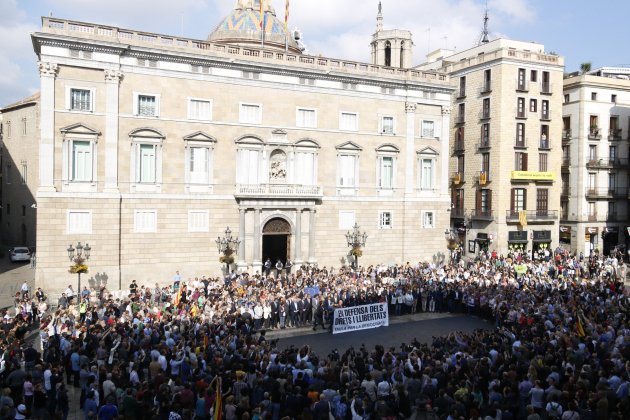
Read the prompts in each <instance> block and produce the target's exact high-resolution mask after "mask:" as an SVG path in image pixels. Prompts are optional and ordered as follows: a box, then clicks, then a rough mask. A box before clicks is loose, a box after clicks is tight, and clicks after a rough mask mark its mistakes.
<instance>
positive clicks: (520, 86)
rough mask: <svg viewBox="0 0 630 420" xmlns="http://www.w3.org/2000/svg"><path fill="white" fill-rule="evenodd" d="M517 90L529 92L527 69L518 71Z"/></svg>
mask: <svg viewBox="0 0 630 420" xmlns="http://www.w3.org/2000/svg"><path fill="white" fill-rule="evenodd" d="M516 90H521V91H524V90H527V76H526V71H525V69H518V77H517V81H516Z"/></svg>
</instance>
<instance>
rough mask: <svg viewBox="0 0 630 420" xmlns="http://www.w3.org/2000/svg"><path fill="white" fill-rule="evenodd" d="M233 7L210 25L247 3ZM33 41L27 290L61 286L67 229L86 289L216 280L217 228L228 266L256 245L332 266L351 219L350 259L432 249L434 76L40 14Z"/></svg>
mask: <svg viewBox="0 0 630 420" xmlns="http://www.w3.org/2000/svg"><path fill="white" fill-rule="evenodd" d="M243 4H245V5H246V4H247V2H239V3H238V4H237V7H236V8H235V10H234V11H233V13H232V14H231V15H230V16H228V18H226V20H229V19H233V18H234V19H235V20H239V17H240V16H242V15H243V14H245V13H247V14H249V15H250V16H251V13H249V12H251V8H250V9H248V8H247V7H245V6H243ZM250 6H251V5H250ZM267 13H269V16H268V19H275V15H273V10H272V9H269V10H268V11H267ZM221 25H223V23H222V24H221ZM276 27H277V25H276V26H274V28H276ZM32 37H33V44H34V47H35V51H36V53H37V55H38V57H39V59H40V64H39V66H40V74H41V141H40V147H39V154H40V168H39V169H40V184H39V189H38V194H37V200H38V201H37V203H38V212H39V217H38V225H37V234H38V236H37V247H38V265H37V272H36V282H37V284H38V285H39V284H45V285H47V286H48V285H53V286H52V287H66V286H67V284H74V282H75V281H76V276H74V275H71V274H69V273H68V271H67V270H68V266H69V260H68V256H67V252H66V248H67V247H68V245H69V244H71V243H72V244H76V243H77V241H81V242H82V243H84V244H85V243H86V242H87V243H89V245H90V246H91V248H92V252H91V258H90V260H89V261H88V265H89V266H90V273H89V274H88V275H87V277H88V283H89V284H91V285H101V284H107V285H108V287H110V288H112V289H116V288H119V287H125V286H126V285H127V284H128V283H129V281H130V280H131V279H137V280H139V281H142V282H150V283H152V282H166V281H169V279H170V278H171V277H172V275H173V273H174V272H175V270H179V271H180V272H181V273H182V275H183V276H185V277H186V278H187V277H194V276H202V275H210V276H216V275H218V274H219V273H220V272H221V264H220V262H219V253H218V251H217V247H216V244H215V240H216V238H217V237H219V236H223V235H224V231H225V229H226V228H227V227H229V228H230V229H231V231H232V232H233V235H234V236H236V237H238V239H239V240H240V245H239V248H238V253H237V256H236V261H235V264H234V265H233V266H232V267H231V268H232V269H238V270H247V271H249V272H255V271H259V270H260V269H261V264H262V263H263V262H264V261H265V260H266V259H267V258H270V259H272V260H274V262H275V260H276V259H280V260H282V261H283V262H284V261H285V260H286V259H290V260H292V261H293V263H294V265H299V264H305V263H312V264H318V265H319V266H328V267H331V266H333V267H340V266H341V265H344V264H348V263H349V258H351V257H349V256H348V253H349V250H350V249H349V247H348V245H347V243H346V238H345V234H346V233H347V232H348V231H351V230H352V227H353V225H354V224H355V223H356V224H358V225H359V226H360V230H361V232H365V233H367V235H368V240H367V244H366V246H365V247H364V248H363V256H362V257H361V259H360V263H361V265H368V264H376V263H404V262H406V261H418V260H436V261H437V260H441V259H444V258H446V255H445V254H446V247H445V237H444V229H445V228H447V227H448V226H449V213H448V209H449V207H450V195H449V190H448V159H449V158H448V156H449V139H448V135H449V127H450V125H451V122H450V117H451V115H450V109H451V108H450V98H451V93H452V91H453V89H452V88H451V86H450V83H449V81H448V77H446V76H445V75H443V74H442V73H440V72H437V71H427V72H423V71H418V70H411V69H395V68H390V67H384V66H378V65H373V64H367V63H357V62H350V61H344V60H336V59H329V58H324V57H313V56H307V55H302V54H300V53H299V52H295V51H294V50H295V48H297V47H296V46H293V47H292V48H289V49H288V50H285V49H282V48H278V47H274V46H273V45H267V46H266V47H265V48H261V47H260V45H252V46H251V47H250V46H248V45H247V43H246V42H244V41H243V39H239V40H238V42H237V43H236V42H235V43H234V44H231V43H229V42H225V41H221V40H220V39H217V36H216V33H215V34H214V35H213V34H211V36H210V37H209V38H210V39H212V42H208V41H199V40H191V39H183V38H177V37H173V36H167V35H158V34H149V33H143V32H139V31H133V30H126V29H122V28H115V27H111V26H106V25H97V24H88V23H82V22H72V21H67V20H61V19H53V18H43V27H42V30H41V32H37V33H35V34H33V35H32ZM230 37H232V38H231V39H235V38H234V33H231V34H230ZM49 287H50V286H49Z"/></svg>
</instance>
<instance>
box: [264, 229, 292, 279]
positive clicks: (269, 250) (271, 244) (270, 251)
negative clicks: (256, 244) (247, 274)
mask: <svg viewBox="0 0 630 420" xmlns="http://www.w3.org/2000/svg"><path fill="white" fill-rule="evenodd" d="M262 234H263V240H262V257H263V264H264V263H265V262H266V261H267V259H270V260H271V263H272V266H273V267H275V264H276V262H277V261H278V260H280V261H281V262H282V264H283V265H284V264H285V263H286V261H287V259H289V258H291V225H290V224H289V222H288V221H286V220H285V219H283V218H281V217H274V218H272V219H270V220H269V221H268V222H267V223H265V225H264V226H263V231H262Z"/></svg>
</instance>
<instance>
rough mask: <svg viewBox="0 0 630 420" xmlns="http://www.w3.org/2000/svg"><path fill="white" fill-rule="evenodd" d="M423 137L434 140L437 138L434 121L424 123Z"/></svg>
mask: <svg viewBox="0 0 630 420" xmlns="http://www.w3.org/2000/svg"><path fill="white" fill-rule="evenodd" d="M422 137H424V138H428V139H433V138H435V122H434V121H427V120H424V121H422Z"/></svg>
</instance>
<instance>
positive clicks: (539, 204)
mask: <svg viewBox="0 0 630 420" xmlns="http://www.w3.org/2000/svg"><path fill="white" fill-rule="evenodd" d="M428 59H429V60H428V63H427V64H425V65H423V66H420V67H419V68H424V69H440V70H441V71H444V72H446V73H447V74H449V76H450V77H451V83H452V84H453V86H454V87H455V89H456V90H455V93H454V97H453V117H452V119H451V139H452V142H451V150H450V154H451V158H450V176H451V179H450V186H451V194H452V208H451V221H452V230H453V232H452V233H453V235H454V236H456V237H458V238H459V240H460V241H462V242H463V243H465V248H466V250H467V251H468V252H473V251H474V252H478V251H479V250H481V249H487V250H491V251H492V250H496V251H498V252H499V253H506V252H507V251H509V250H510V249H522V250H527V251H529V252H531V251H532V250H539V249H541V248H545V247H547V248H555V247H557V246H558V244H559V236H558V226H559V224H558V223H559V210H560V199H559V197H560V189H561V182H560V166H561V165H560V161H561V160H560V158H561V153H562V152H561V150H562V149H561V140H560V139H561V128H562V127H561V122H562V77H563V69H564V60H563V58H562V57H559V56H557V55H553V54H548V53H545V51H544V46H543V45H540V44H533V43H527V42H519V41H513V40H506V39H496V40H493V41H490V42H485V43H481V44H480V45H479V46H477V47H474V48H471V49H469V50H466V51H462V52H459V53H456V54H455V53H453V52H451V51H436V52H435V53H433V54H430V55H429V57H428Z"/></svg>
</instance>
